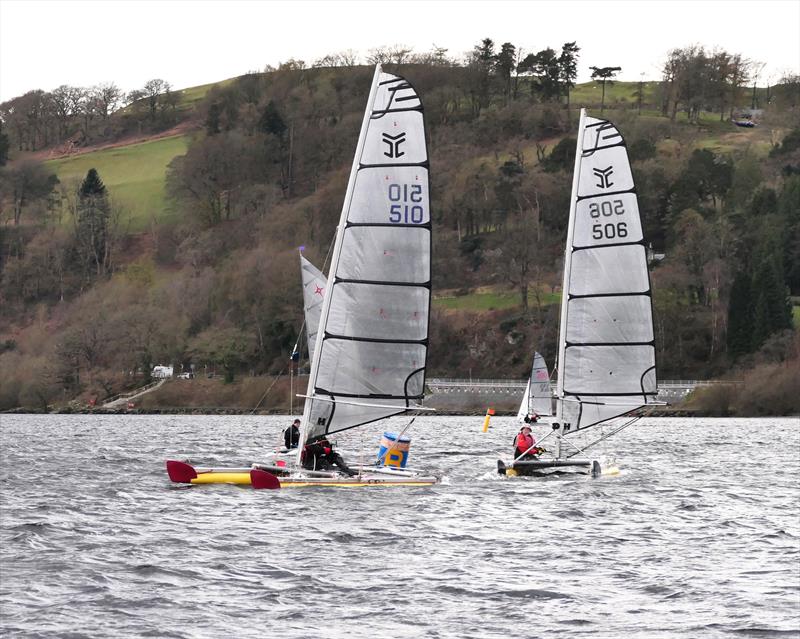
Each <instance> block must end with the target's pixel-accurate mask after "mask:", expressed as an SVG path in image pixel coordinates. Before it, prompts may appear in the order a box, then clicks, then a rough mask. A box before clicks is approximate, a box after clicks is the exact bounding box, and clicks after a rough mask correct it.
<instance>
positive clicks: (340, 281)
mask: <svg viewBox="0 0 800 639" xmlns="http://www.w3.org/2000/svg"><path fill="white" fill-rule="evenodd" d="M333 283H334V284H372V285H376V286H418V287H419V288H430V287H431V282H430V280H428V281H427V282H387V281H383V280H357V279H350V278H346V277H339V276H338V275H337V276H335V277H334V279H333Z"/></svg>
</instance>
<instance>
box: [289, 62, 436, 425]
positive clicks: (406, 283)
mask: <svg viewBox="0 0 800 639" xmlns="http://www.w3.org/2000/svg"><path fill="white" fill-rule="evenodd" d="M400 104H402V106H400ZM428 184H429V181H428V150H427V145H426V142H425V128H424V121H423V112H422V103H421V101H420V99H419V96H418V95H417V94H416V91H415V90H414V88H413V86H412V85H411V84H410V83H409V82H408V81H406V80H405V79H404V78H402V77H400V76H396V75H393V74H388V73H384V72H382V71H381V69H380V66H378V67H376V71H375V75H374V76H373V84H372V88H371V90H370V97H369V99H368V101H367V108H366V111H365V114H364V120H363V123H362V128H361V133H360V135H359V144H358V146H357V149H356V154H355V157H354V159H353V168H352V171H351V174H350V181H349V182H348V190H347V195H346V197H345V202H344V205H343V208H342V215H341V219H340V223H339V227H338V231H337V237H336V242H335V245H334V251H333V258H332V261H331V269H330V272H329V273H328V282H329V286H328V289H329V290H326V292H325V302H324V307H323V311H322V315H321V321H320V329H319V336H320V337H319V338H318V345H317V352H315V357H314V360H313V361H312V366H311V373H310V379H309V388H310V389H313V393H310V397H308V398H307V399H306V405H305V409H304V413H303V438H304V441H311V440H314V439H318V438H320V437H323V436H326V435H328V434H330V433H335V432H339V431H343V430H347V429H349V428H353V427H356V426H360V425H363V424H367V423H372V422H375V421H377V420H379V419H383V418H385V417H390V416H392V415H397V414H401V413H403V412H405V411H407V410H413V409H414V408H415V404H416V403H417V402H419V401H420V400H422V398H423V395H424V386H425V365H426V360H427V350H428V323H429V315H430V297H431V275H430V248H431V218H430V206H429V194H428ZM337 398H342V399H344V398H347V399H348V400H352V399H364V400H380V401H381V402H382V403H381V404H380V405H376V404H374V403H369V404H368V403H362V404H358V403H356V402H352V401H348V402H345V401H340V402H337Z"/></svg>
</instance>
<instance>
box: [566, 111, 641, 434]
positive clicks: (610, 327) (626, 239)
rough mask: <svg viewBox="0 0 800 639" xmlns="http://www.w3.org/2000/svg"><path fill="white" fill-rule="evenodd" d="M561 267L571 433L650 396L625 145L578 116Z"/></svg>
mask: <svg viewBox="0 0 800 639" xmlns="http://www.w3.org/2000/svg"><path fill="white" fill-rule="evenodd" d="M578 142H579V144H578V149H577V151H576V160H575V175H574V178H573V190H572V202H571V207H570V219H569V226H568V231H567V247H566V255H565V265H564V286H563V291H564V295H563V298H562V306H561V330H560V344H559V363H560V364H559V367H558V368H559V376H558V391H557V396H558V399H559V401H558V416H559V420H560V421H561V422H562V423H563V424H565V428H566V424H569V429H570V430H576V429H580V428H586V427H588V426H591V425H593V424H597V423H599V422H603V421H606V420H608V419H611V418H613V417H616V416H619V415H622V414H624V413H627V412H629V411H631V410H633V409H635V408H637V407H639V406H642V405H645V404H647V403H649V402H651V401H653V400H654V398H655V395H656V373H655V342H654V336H653V318H652V306H651V296H650V279H649V274H648V270H647V255H646V248H645V245H644V240H643V237H642V225H641V221H640V218H639V206H638V202H637V198H636V192H635V190H634V184H633V177H632V174H631V168H630V163H629V161H628V154H627V151H626V149H625V142H624V140H623V138H622V135H621V134H620V133H619V131H618V130H617V129H616V127H615V126H614V125H613V124H611V123H610V122H608V121H606V120H599V119H596V118H591V117H587V116H586V115H585V113H584V112H583V111H582V112H581V124H580V127H579V134H578Z"/></svg>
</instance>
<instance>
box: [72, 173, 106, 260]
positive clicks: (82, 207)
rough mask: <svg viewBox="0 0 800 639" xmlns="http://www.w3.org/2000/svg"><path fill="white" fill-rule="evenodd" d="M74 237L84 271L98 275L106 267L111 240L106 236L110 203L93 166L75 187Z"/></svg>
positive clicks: (104, 187)
mask: <svg viewBox="0 0 800 639" xmlns="http://www.w3.org/2000/svg"><path fill="white" fill-rule="evenodd" d="M76 213H77V215H76V225H75V232H76V239H77V243H78V247H79V250H80V253H81V260H82V261H83V263H84V265H85V268H86V269H87V271H88V270H89V269H94V271H95V273H96V274H97V275H100V274H102V273H103V271H104V270H105V269H106V268H107V267H108V262H109V252H110V248H111V247H110V242H109V237H108V232H109V218H110V217H111V207H110V205H109V202H108V193H107V191H106V186H105V184H103V180H101V179H100V175H99V174H98V173H97V170H96V169H89V171H88V172H87V173H86V177H85V178H84V180H83V182H82V183H81V186H80V188H79V189H78V206H77V212H76Z"/></svg>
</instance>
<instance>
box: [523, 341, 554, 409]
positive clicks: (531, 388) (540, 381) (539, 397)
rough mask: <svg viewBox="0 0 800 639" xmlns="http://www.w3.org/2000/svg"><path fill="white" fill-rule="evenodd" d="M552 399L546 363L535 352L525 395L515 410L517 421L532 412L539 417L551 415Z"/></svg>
mask: <svg viewBox="0 0 800 639" xmlns="http://www.w3.org/2000/svg"><path fill="white" fill-rule="evenodd" d="M552 399H553V393H552V391H551V390H550V374H549V373H548V371H547V364H545V361H544V357H542V356H541V355H540V354H539V353H538V352H536V353H534V354H533V369H532V370H531V376H530V379H528V385H527V386H526V387H525V395H524V396H523V398H522V402H521V403H520V405H519V411H518V412H517V421H520V422H522V421H524V420H525V418H526V417H527V416H529V415H532V414H533V413H536V414H537V415H539V416H540V417H546V416H548V415H552V414H553V409H552Z"/></svg>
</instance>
